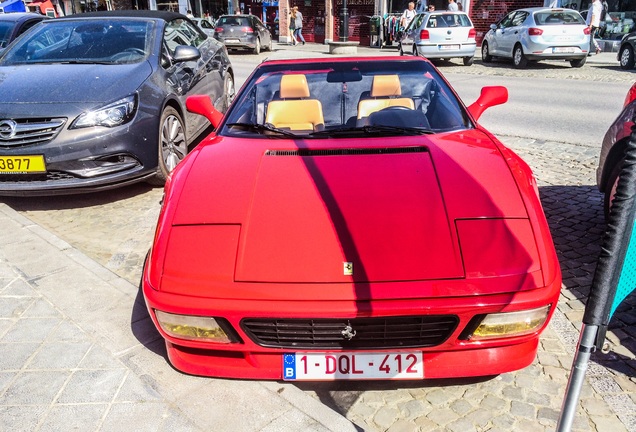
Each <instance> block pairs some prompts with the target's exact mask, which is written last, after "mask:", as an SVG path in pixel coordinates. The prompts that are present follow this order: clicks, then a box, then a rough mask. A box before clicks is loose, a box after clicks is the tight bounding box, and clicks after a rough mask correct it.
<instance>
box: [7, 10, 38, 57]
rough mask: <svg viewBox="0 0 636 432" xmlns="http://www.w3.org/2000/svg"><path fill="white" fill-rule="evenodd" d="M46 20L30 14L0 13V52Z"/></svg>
mask: <svg viewBox="0 0 636 432" xmlns="http://www.w3.org/2000/svg"><path fill="white" fill-rule="evenodd" d="M47 18H48V17H47V16H46V15H40V14H36V13H31V12H13V13H0V52H1V51H2V50H3V49H4V48H6V47H7V45H9V43H10V42H11V41H12V40H13V39H15V38H17V37H18V36H20V35H21V34H22V33H24V32H25V31H27V30H28V29H30V28H31V27H33V26H34V25H36V24H37V23H39V22H40V21H42V20H44V19H47Z"/></svg>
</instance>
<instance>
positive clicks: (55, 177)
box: [0, 171, 77, 184]
mask: <svg viewBox="0 0 636 432" xmlns="http://www.w3.org/2000/svg"><path fill="white" fill-rule="evenodd" d="M76 178H77V177H75V176H73V175H71V174H68V173H66V172H64V171H48V172H46V173H45V174H0V183H7V184H9V183H16V184H17V183H34V182H50V181H59V180H73V179H76Z"/></svg>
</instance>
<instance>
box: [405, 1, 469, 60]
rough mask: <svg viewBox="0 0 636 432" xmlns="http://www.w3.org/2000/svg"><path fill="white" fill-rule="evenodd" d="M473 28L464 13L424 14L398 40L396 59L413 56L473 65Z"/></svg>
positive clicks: (440, 12) (441, 12)
mask: <svg viewBox="0 0 636 432" xmlns="http://www.w3.org/2000/svg"><path fill="white" fill-rule="evenodd" d="M475 36H476V32H475V28H474V27H473V23H472V21H471V20H470V18H469V17H468V15H467V14H466V13H464V12H444V11H439V12H425V13H420V14H417V15H416V16H415V18H413V20H412V21H411V24H410V25H409V26H408V27H407V28H406V30H405V31H404V34H403V36H402V39H401V40H400V44H399V50H400V55H404V54H413V55H415V56H418V55H419V56H423V57H426V58H428V59H450V58H463V60H464V64H465V65H466V66H470V65H472V64H473V59H474V56H475V48H476V46H477V43H476V41H475Z"/></svg>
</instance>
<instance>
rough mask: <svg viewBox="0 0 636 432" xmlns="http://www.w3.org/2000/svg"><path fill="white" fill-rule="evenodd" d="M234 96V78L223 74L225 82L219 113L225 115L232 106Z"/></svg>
mask: <svg viewBox="0 0 636 432" xmlns="http://www.w3.org/2000/svg"><path fill="white" fill-rule="evenodd" d="M235 95H236V90H235V89H234V78H232V75H230V74H229V72H228V73H227V74H225V81H224V83H223V106H222V107H221V112H223V113H224V114H225V112H227V109H228V108H229V107H230V105H231V104H232V101H233V100H234V96H235Z"/></svg>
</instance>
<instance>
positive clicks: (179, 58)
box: [172, 45, 201, 63]
mask: <svg viewBox="0 0 636 432" xmlns="http://www.w3.org/2000/svg"><path fill="white" fill-rule="evenodd" d="M200 57H201V52H200V51H199V50H198V49H197V48H195V47H193V46H189V45H177V47H176V48H175V49H174V55H173V56H172V61H174V62H175V63H179V62H186V61H192V60H198V59H199V58H200Z"/></svg>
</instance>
